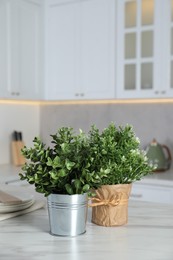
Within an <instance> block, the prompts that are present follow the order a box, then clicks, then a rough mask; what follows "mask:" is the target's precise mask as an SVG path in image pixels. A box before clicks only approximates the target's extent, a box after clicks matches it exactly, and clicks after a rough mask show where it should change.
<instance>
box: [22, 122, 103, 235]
mask: <svg viewBox="0 0 173 260" xmlns="http://www.w3.org/2000/svg"><path fill="white" fill-rule="evenodd" d="M51 138H52V141H51V146H48V147H47V146H46V145H45V144H44V143H43V142H42V141H41V140H40V138H38V137H35V138H34V140H33V144H34V146H33V147H30V148H27V147H24V148H23V149H22V154H23V155H24V157H25V158H26V159H27V162H26V163H25V165H24V166H23V167H22V173H20V177H21V179H22V180H27V181H28V182H29V183H30V184H34V185H35V189H36V191H37V192H40V193H43V194H44V195H45V196H46V197H47V199H48V209H49V220H50V229H51V233H52V234H55V235H69V236H73V235H78V234H81V233H83V232H85V224H86V223H85V222H86V214H87V202H88V201H87V193H89V192H90V191H91V189H96V188H97V187H99V186H100V185H101V180H102V177H103V176H104V173H103V172H101V171H98V172H96V171H94V170H93V172H91V165H92V163H93V161H94V157H93V154H92V155H91V152H92V150H91V146H90V141H89V137H88V135H87V134H85V133H83V132H82V131H81V130H80V132H79V134H74V132H73V129H72V128H70V127H62V128H60V129H58V131H57V133H56V134H54V135H51ZM74 212H75V214H73V213H74ZM71 217H73V218H74V219H73V221H72V220H71ZM75 221H76V224H75ZM72 222H73V223H72ZM74 227H75V228H74Z"/></svg>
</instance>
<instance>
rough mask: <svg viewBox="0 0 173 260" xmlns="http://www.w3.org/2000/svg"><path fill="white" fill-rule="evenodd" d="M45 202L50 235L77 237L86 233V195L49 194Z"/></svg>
mask: <svg viewBox="0 0 173 260" xmlns="http://www.w3.org/2000/svg"><path fill="white" fill-rule="evenodd" d="M47 202H48V212H49V223H50V233H51V234H52V235H57V236H77V235H80V234H83V233H85V232H86V220H87V211H88V197H87V194H74V195H61V194H51V195H49V196H48V198H47Z"/></svg>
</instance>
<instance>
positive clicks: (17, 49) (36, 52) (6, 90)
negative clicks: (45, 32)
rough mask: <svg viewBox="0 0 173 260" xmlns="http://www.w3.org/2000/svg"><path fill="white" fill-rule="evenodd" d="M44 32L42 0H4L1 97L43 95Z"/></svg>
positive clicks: (0, 34)
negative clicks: (42, 27)
mask: <svg viewBox="0 0 173 260" xmlns="http://www.w3.org/2000/svg"><path fill="white" fill-rule="evenodd" d="M41 34H42V29H41V5H40V4H39V2H38V0H33V1H29V0H26V1H23V0H2V1H0V38H1V41H0V71H1V72H0V73H1V77H0V96H1V98H10V99H11V98H12V99H32V100H33V99H40V98H41V94H40V86H41V59H42V55H43V53H42V52H41V50H42V47H41V45H42V39H41V37H42V36H41Z"/></svg>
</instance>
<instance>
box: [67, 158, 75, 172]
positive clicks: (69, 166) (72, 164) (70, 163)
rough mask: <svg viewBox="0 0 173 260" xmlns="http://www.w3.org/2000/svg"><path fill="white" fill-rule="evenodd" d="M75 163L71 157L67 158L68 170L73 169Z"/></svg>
mask: <svg viewBox="0 0 173 260" xmlns="http://www.w3.org/2000/svg"><path fill="white" fill-rule="evenodd" d="M74 165H75V163H74V162H71V161H70V160H69V159H66V160H65V166H66V167H67V169H68V170H71V169H72V167H73V166H74Z"/></svg>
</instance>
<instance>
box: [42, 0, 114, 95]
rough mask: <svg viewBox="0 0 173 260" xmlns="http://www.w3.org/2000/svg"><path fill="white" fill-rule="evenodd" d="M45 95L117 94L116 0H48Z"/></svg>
mask: <svg viewBox="0 0 173 260" xmlns="http://www.w3.org/2000/svg"><path fill="white" fill-rule="evenodd" d="M46 12H47V17H46V31H45V36H46V38H45V42H46V50H45V54H46V59H45V60H46V62H45V71H46V79H45V93H46V95H45V98H46V99H49V100H52V99H92V98H102V99H104V98H113V97H114V88H115V82H114V73H115V71H114V67H115V64H114V63H115V55H114V53H115V20H114V18H115V13H116V7H115V1H114V0H88V1H83V0H76V1H73V0H71V1H59V0H54V1H47V8H46Z"/></svg>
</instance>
